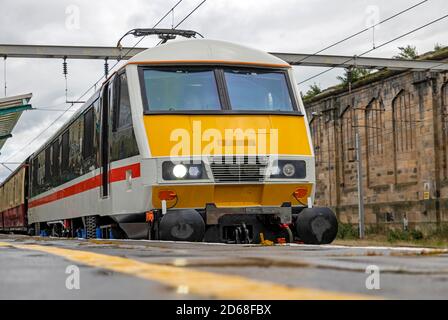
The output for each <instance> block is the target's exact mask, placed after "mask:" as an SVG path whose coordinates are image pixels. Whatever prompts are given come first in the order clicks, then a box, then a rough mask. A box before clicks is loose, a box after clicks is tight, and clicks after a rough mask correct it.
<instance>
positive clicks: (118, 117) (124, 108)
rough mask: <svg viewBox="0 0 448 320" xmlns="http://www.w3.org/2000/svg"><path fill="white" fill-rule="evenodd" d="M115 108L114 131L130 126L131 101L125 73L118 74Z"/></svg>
mask: <svg viewBox="0 0 448 320" xmlns="http://www.w3.org/2000/svg"><path fill="white" fill-rule="evenodd" d="M117 80H118V81H116V83H117V87H118V88H117V87H116V89H117V100H116V102H115V106H116V110H115V112H114V119H115V121H114V122H115V123H114V131H118V130H120V129H124V128H128V127H130V126H132V114H131V102H130V99H129V89H128V81H127V77H126V73H122V74H120V75H119V76H118V79H117Z"/></svg>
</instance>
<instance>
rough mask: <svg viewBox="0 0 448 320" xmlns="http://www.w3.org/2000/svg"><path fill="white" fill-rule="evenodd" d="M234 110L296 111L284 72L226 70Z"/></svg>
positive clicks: (228, 89) (226, 79)
mask: <svg viewBox="0 0 448 320" xmlns="http://www.w3.org/2000/svg"><path fill="white" fill-rule="evenodd" d="M224 75H225V81H226V85H227V91H228V95H229V99H230V106H231V109H232V110H243V111H294V109H293V104H292V101H291V96H290V92H289V89H288V85H287V82H286V76H285V74H284V73H283V72H269V71H248V70H239V69H232V70H224Z"/></svg>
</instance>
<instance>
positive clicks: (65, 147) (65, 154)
mask: <svg viewBox="0 0 448 320" xmlns="http://www.w3.org/2000/svg"><path fill="white" fill-rule="evenodd" d="M68 142H69V131H66V132H65V133H64V134H63V135H62V140H61V144H62V146H61V149H62V150H61V151H62V152H61V175H62V177H63V179H64V182H66V181H67V178H66V176H67V173H68V168H69V167H68V159H69V151H70V150H69V144H68Z"/></svg>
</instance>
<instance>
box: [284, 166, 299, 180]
mask: <svg viewBox="0 0 448 320" xmlns="http://www.w3.org/2000/svg"><path fill="white" fill-rule="evenodd" d="M295 173H296V168H295V167H294V165H293V164H292V163H287V164H285V165H284V166H283V174H284V175H285V176H286V177H292V176H293V175H294V174H295Z"/></svg>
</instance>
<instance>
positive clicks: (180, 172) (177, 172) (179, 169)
mask: <svg viewBox="0 0 448 320" xmlns="http://www.w3.org/2000/svg"><path fill="white" fill-rule="evenodd" d="M186 175H187V167H186V166H184V165H183V164H176V165H175V166H174V167H173V176H175V177H176V178H178V179H182V178H184V177H185V176H186Z"/></svg>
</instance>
